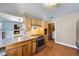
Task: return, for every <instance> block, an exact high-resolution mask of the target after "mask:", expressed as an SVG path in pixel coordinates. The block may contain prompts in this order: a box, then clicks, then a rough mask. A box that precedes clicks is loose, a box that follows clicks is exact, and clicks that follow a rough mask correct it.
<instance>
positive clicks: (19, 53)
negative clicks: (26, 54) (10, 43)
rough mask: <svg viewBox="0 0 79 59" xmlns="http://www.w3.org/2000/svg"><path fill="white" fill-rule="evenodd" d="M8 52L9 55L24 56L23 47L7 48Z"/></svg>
mask: <svg viewBox="0 0 79 59" xmlns="http://www.w3.org/2000/svg"><path fill="white" fill-rule="evenodd" d="M6 54H7V56H22V47H17V48H13V49H11V50H7V52H6Z"/></svg>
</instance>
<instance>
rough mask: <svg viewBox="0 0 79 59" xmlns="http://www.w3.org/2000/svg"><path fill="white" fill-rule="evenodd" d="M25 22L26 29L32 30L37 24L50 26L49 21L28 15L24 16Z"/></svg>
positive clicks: (44, 26)
mask: <svg viewBox="0 0 79 59" xmlns="http://www.w3.org/2000/svg"><path fill="white" fill-rule="evenodd" d="M24 24H25V27H26V31H31V28H32V25H37V26H41V27H43V28H48V23H47V21H43V20H40V19H36V18H31V17H26V16H25V17H24Z"/></svg>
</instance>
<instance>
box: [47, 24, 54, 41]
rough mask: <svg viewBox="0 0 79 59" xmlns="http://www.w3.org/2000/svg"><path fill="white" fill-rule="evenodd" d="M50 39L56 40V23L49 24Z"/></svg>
mask: <svg viewBox="0 0 79 59" xmlns="http://www.w3.org/2000/svg"><path fill="white" fill-rule="evenodd" d="M48 40H55V23H49V24H48Z"/></svg>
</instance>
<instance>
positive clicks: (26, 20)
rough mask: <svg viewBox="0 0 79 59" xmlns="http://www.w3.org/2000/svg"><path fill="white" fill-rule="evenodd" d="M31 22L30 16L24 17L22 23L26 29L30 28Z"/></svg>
mask: <svg viewBox="0 0 79 59" xmlns="http://www.w3.org/2000/svg"><path fill="white" fill-rule="evenodd" d="M31 22H32V21H31V18H30V17H24V24H25V28H26V31H30V30H31Z"/></svg>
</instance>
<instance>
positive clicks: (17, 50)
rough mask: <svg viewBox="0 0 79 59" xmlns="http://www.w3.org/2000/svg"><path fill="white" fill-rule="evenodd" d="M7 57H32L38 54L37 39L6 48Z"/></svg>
mask: <svg viewBox="0 0 79 59" xmlns="http://www.w3.org/2000/svg"><path fill="white" fill-rule="evenodd" d="M6 48H7V49H6V55H7V56H32V55H33V54H34V53H35V52H36V39H32V40H29V41H26V42H22V43H19V44H14V45H10V46H7V47H6Z"/></svg>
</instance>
